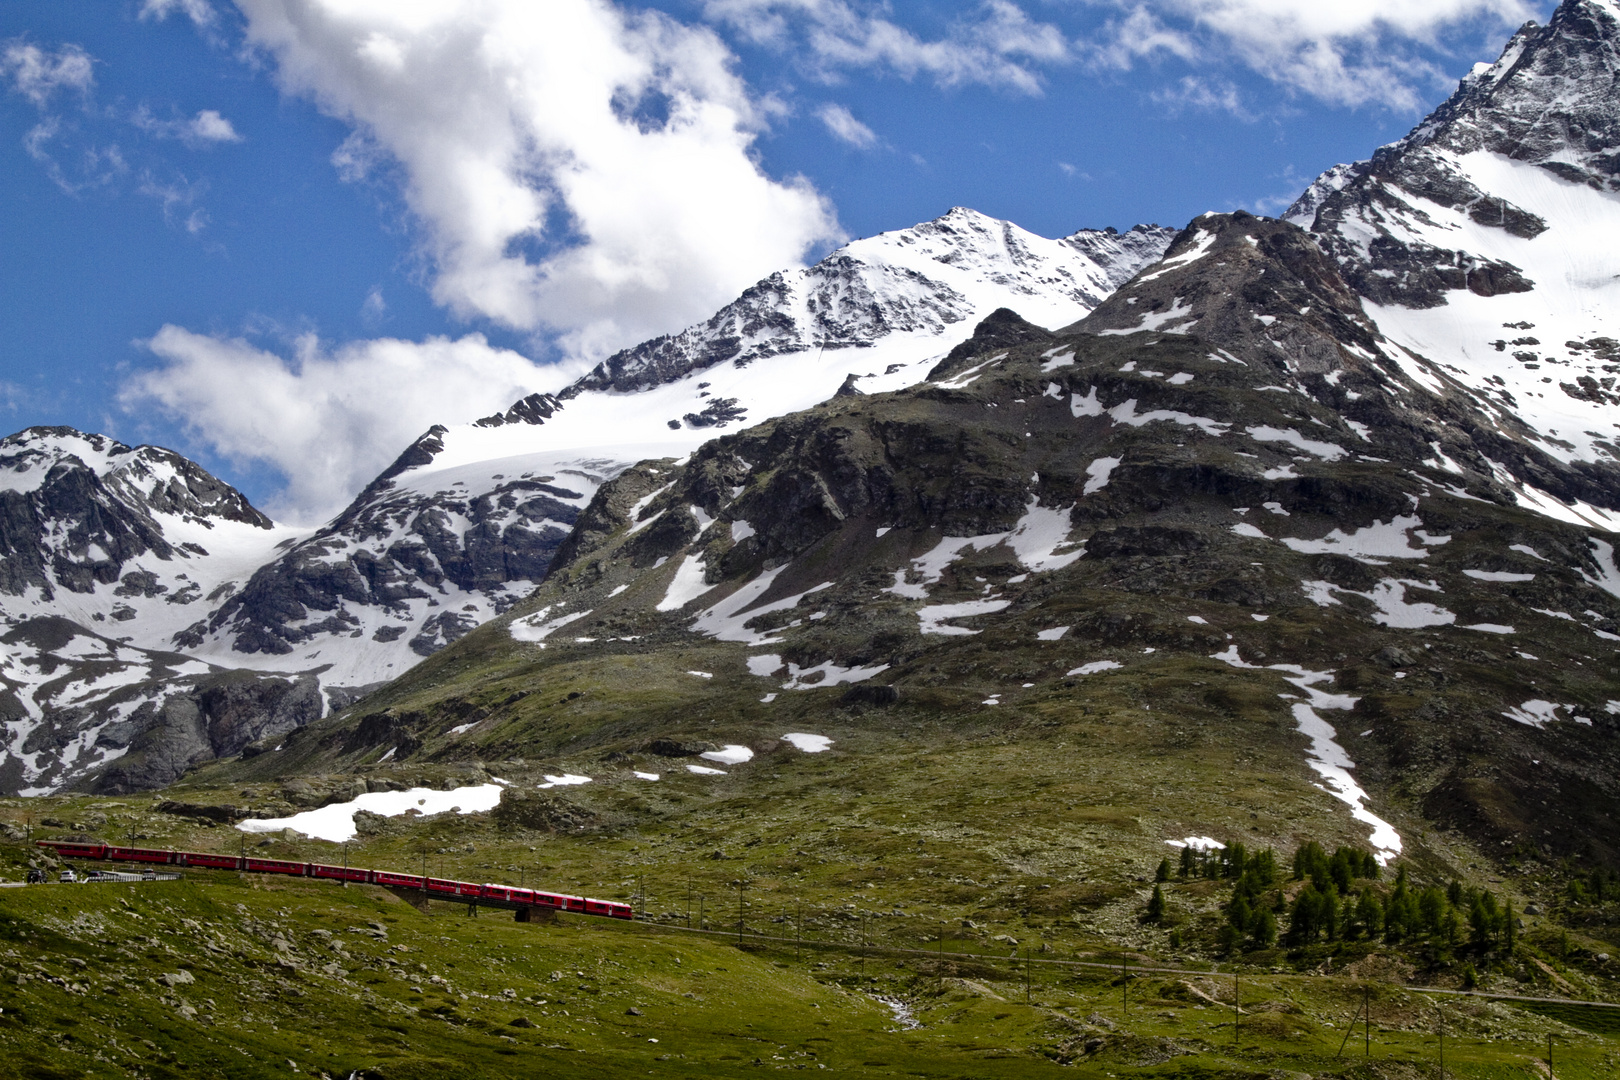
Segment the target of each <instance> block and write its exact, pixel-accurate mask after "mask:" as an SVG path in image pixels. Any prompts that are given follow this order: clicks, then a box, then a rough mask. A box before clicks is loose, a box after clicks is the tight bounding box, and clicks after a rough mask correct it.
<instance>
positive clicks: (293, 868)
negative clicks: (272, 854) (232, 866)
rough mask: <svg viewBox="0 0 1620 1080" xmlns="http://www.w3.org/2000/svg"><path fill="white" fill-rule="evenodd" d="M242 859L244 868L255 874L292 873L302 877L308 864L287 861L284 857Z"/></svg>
mask: <svg viewBox="0 0 1620 1080" xmlns="http://www.w3.org/2000/svg"><path fill="white" fill-rule="evenodd" d="M243 861H244V862H245V863H246V864H247V866H246V869H248V870H250V871H252V872H254V873H257V874H294V875H296V876H298V877H303V876H305V870H306V869H307V868H308V866H309V864H308V863H301V862H287V861H286V860H284V859H254V858H248V859H245V860H243Z"/></svg>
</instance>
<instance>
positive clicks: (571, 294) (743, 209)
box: [238, 0, 841, 357]
mask: <svg viewBox="0 0 1620 1080" xmlns="http://www.w3.org/2000/svg"><path fill="white" fill-rule="evenodd" d="M238 6H239V7H240V8H241V9H242V11H243V12H244V13H245V14H246V16H247V19H248V24H247V27H248V29H247V34H248V40H249V42H250V43H251V44H252V45H253V46H254V47H256V48H257V49H259V50H261V51H262V52H264V53H267V54H269V56H270V57H272V58H273V59H274V62H275V65H276V71H277V77H278V78H279V80H280V83H281V85H282V87H283V88H284V89H285V90H286V91H287V92H288V93H290V94H295V95H299V96H305V97H308V98H311V99H312V100H314V101H315V102H316V103H317V104H318V106H319V108H321V109H322V110H323V111H324V112H326V113H328V114H329V115H332V116H334V117H337V118H339V119H341V120H343V121H344V122H346V123H348V124H350V125H351V126H352V127H353V129H354V132H355V134H354V137H352V138H351V139H350V140H348V141H347V142H345V143H344V145H343V146H342V147H341V148H340V149H339V151H338V153H337V154H336V155H334V159H333V160H334V164H335V165H337V166H338V168H339V170H340V172H341V174H342V175H344V176H346V177H349V178H355V177H358V176H361V175H365V174H367V173H368V172H369V171H371V170H372V169H373V167H374V165H375V164H376V163H378V162H379V161H387V162H390V163H392V164H395V165H397V166H398V169H397V172H395V173H393V175H397V176H399V177H400V180H401V183H402V185H403V193H404V198H405V201H406V203H407V205H408V206H409V207H410V209H411V211H412V212H413V213H414V214H415V216H416V218H417V219H418V220H419V222H420V223H421V225H422V227H423V232H424V234H425V241H424V246H425V248H426V251H427V254H428V255H429V257H430V259H431V262H432V266H433V270H434V275H433V278H432V281H431V287H432V292H433V296H434V298H435V299H436V300H437V301H438V302H440V303H442V304H444V305H446V306H448V307H449V308H450V309H451V310H452V311H454V312H456V313H457V314H459V315H461V316H463V317H484V318H488V319H491V320H493V321H495V322H497V323H500V324H504V325H506V326H509V327H513V328H517V329H521V330H532V331H540V330H550V331H553V332H560V333H561V334H562V345H563V348H564V349H565V351H567V352H569V353H570V354H572V355H575V356H584V357H600V356H601V355H603V354H605V353H606V352H609V351H611V350H613V349H615V348H619V347H622V346H624V345H628V344H632V343H634V342H637V341H640V340H642V339H644V338H646V337H649V336H651V335H654V334H657V333H663V332H668V331H671V330H674V329H678V328H680V327H682V326H685V325H687V324H689V323H691V322H693V321H696V320H698V319H701V318H705V317H707V316H708V315H709V314H710V313H712V312H713V311H714V309H715V308H717V307H719V306H721V305H722V304H724V303H726V302H728V301H730V300H731V299H733V298H734V297H735V296H736V295H737V293H738V292H740V291H741V290H742V289H744V288H746V287H747V286H748V285H750V284H752V283H753V282H754V281H756V280H758V279H759V278H760V277H763V276H765V275H766V274H768V273H770V272H772V271H774V270H777V269H781V268H783V267H787V266H791V265H795V264H797V263H798V262H799V261H800V260H801V259H802V258H803V257H804V255H805V254H806V252H807V251H808V250H810V249H811V248H812V247H813V246H815V245H819V244H823V243H827V242H830V241H833V240H837V239H840V238H841V234H840V231H839V229H838V226H837V223H836V220H835V217H834V212H833V209H832V206H831V205H830V203H829V202H828V201H827V200H826V199H824V198H823V197H822V196H821V195H820V194H819V193H817V192H816V191H815V190H814V188H812V187H811V185H810V183H809V182H808V181H807V180H804V179H803V178H800V177H790V178H786V179H773V178H771V177H769V176H767V175H765V174H764V173H763V172H762V171H761V169H760V167H759V165H758V163H757V161H756V159H755V157H754V155H753V142H754V139H755V137H756V134H757V132H758V131H759V130H761V127H762V125H763V122H764V119H765V115H766V113H767V112H768V111H769V106H768V103H762V102H761V101H759V100H758V99H756V98H755V97H754V96H752V95H751V93H750V91H749V89H748V87H747V86H746V85H745V84H744V83H743V81H742V80H741V79H740V78H739V77H738V76H737V75H736V73H735V71H734V70H733V67H734V58H733V57H732V55H731V53H730V51H729V50H728V49H727V48H726V46H725V45H724V44H723V43H722V42H721V41H720V40H719V38H717V37H716V36H715V35H714V34H713V33H712V32H711V31H708V30H706V29H701V28H694V27H690V26H686V25H683V24H681V23H678V22H676V21H674V20H673V19H671V18H669V17H668V16H665V15H662V14H660V13H658V12H656V11H635V12H631V11H625V10H621V9H619V8H617V7H615V6H613V5H612V4H611V3H610V2H609V0H548V2H547V3H544V4H537V3H534V2H533V0H443V2H440V3H435V4H425V3H400V2H395V0H238Z"/></svg>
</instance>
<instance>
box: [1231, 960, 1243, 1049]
mask: <svg viewBox="0 0 1620 1080" xmlns="http://www.w3.org/2000/svg"><path fill="white" fill-rule="evenodd" d="M1242 1002H1243V984H1242V982H1241V980H1240V978H1239V976H1238V973H1237V972H1235V971H1234V972H1232V1049H1234V1050H1236V1049H1237V1048H1238V1046H1239V1045H1240V1043H1239V1035H1238V1025H1239V1024H1241V1023H1243V1005H1242Z"/></svg>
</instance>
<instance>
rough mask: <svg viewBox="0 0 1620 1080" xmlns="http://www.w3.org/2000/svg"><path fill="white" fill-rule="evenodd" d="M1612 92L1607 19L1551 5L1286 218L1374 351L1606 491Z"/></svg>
mask: <svg viewBox="0 0 1620 1080" xmlns="http://www.w3.org/2000/svg"><path fill="white" fill-rule="evenodd" d="M1617 84H1620V5H1617V4H1616V3H1615V2H1614V0H1565V2H1564V3H1563V4H1561V5H1560V6H1559V8H1558V9H1557V11H1556V12H1555V13H1554V15H1553V17H1552V18H1551V20H1549V22H1548V23H1547V25H1545V26H1538V25H1536V24H1534V23H1532V24H1528V25H1526V26H1525V27H1524V28H1523V29H1521V30H1520V31H1519V32H1518V33H1517V34H1516V35H1515V36H1514V38H1513V39H1512V41H1511V42H1509V44H1508V46H1507V48H1506V49H1505V50H1504V51H1503V53H1502V56H1501V58H1500V59H1499V60H1498V61H1497V62H1496V63H1495V64H1492V65H1489V66H1482V67H1480V68H1477V69H1476V70H1475V71H1474V72H1473V73H1472V74H1470V75H1469V76H1468V77H1467V78H1465V79H1463V80H1462V82H1461V84H1460V85H1459V87H1458V89H1457V91H1456V93H1455V94H1453V95H1452V97H1451V98H1450V99H1449V100H1448V101H1447V102H1446V103H1445V104H1444V105H1442V106H1441V107H1440V108H1439V109H1438V110H1436V112H1435V113H1434V115H1433V116H1431V117H1430V118H1429V119H1427V120H1426V121H1424V123H1423V124H1421V125H1419V126H1418V127H1417V128H1416V129H1415V130H1414V131H1413V132H1412V133H1411V134H1410V135H1408V136H1407V137H1406V138H1405V139H1402V140H1401V141H1399V142H1396V143H1392V144H1390V145H1389V146H1386V147H1383V148H1382V149H1380V150H1379V151H1378V152H1377V153H1376V154H1374V155H1373V157H1372V158H1371V159H1370V160H1368V161H1364V162H1360V163H1357V164H1355V165H1345V166H1338V167H1337V168H1335V169H1332V170H1329V171H1328V172H1327V173H1324V174H1323V176H1322V177H1321V178H1319V179H1318V180H1317V182H1316V183H1315V184H1313V185H1312V186H1311V188H1310V190H1309V191H1307V192H1306V193H1305V194H1304V195H1303V196H1302V197H1301V198H1300V200H1299V201H1298V202H1296V203H1295V205H1294V206H1293V207H1292V208H1290V210H1289V212H1288V214H1287V217H1288V218H1289V220H1292V221H1294V222H1296V223H1298V224H1300V225H1302V226H1304V227H1306V228H1308V229H1309V230H1310V231H1311V232H1312V233H1313V234H1314V235H1315V237H1316V239H1317V241H1318V242H1319V243H1320V244H1321V245H1322V247H1323V249H1324V250H1325V251H1327V252H1328V253H1329V255H1330V256H1331V257H1333V258H1334V260H1335V261H1336V262H1337V263H1338V265H1339V268H1340V270H1341V272H1342V273H1343V275H1344V277H1345V278H1346V280H1347V281H1349V282H1350V284H1351V285H1352V286H1353V287H1354V288H1355V289H1356V290H1357V291H1358V292H1359V293H1361V294H1362V296H1363V297H1365V298H1366V301H1367V305H1366V306H1367V311H1368V314H1369V315H1371V316H1372V318H1373V319H1374V321H1375V322H1376V323H1377V325H1378V328H1379V330H1380V331H1381V332H1382V333H1383V335H1384V336H1385V337H1387V338H1388V339H1389V340H1390V341H1392V342H1394V343H1396V344H1398V345H1400V346H1404V347H1405V349H1406V350H1408V351H1409V352H1410V353H1411V354H1415V355H1416V356H1417V357H1421V358H1422V359H1423V360H1425V361H1427V362H1429V363H1431V364H1433V365H1435V369H1434V370H1435V371H1437V372H1443V373H1444V374H1445V376H1446V377H1447V378H1452V379H1455V380H1457V381H1458V382H1460V383H1461V384H1463V385H1465V386H1467V387H1469V388H1470V389H1471V390H1473V391H1474V393H1475V394H1477V395H1478V396H1479V397H1480V398H1481V399H1482V400H1485V401H1488V402H1490V403H1492V407H1493V408H1495V409H1498V410H1500V411H1501V412H1502V413H1503V415H1504V416H1512V417H1514V418H1515V419H1516V420H1517V421H1522V422H1523V424H1525V425H1527V427H1528V436H1527V437H1528V438H1530V439H1531V440H1532V441H1533V442H1535V443H1536V444H1537V446H1538V447H1539V449H1540V450H1541V451H1543V452H1545V453H1546V454H1547V455H1549V456H1550V457H1551V458H1553V459H1556V460H1558V461H1561V462H1563V463H1565V464H1568V465H1571V466H1573V467H1575V469H1576V472H1577V473H1580V474H1582V475H1585V474H1588V473H1590V474H1592V475H1593V476H1598V475H1601V476H1605V477H1607V476H1609V475H1611V474H1612V471H1613V470H1614V469H1615V468H1616V467H1617V466H1620V418H1617V417H1616V415H1615V406H1616V405H1620V344H1617V342H1620V244H1617V243H1616V242H1615V238H1616V237H1617V236H1620V96H1617V95H1616V86H1617ZM1593 470H1596V472H1595V473H1593V472H1592V471H1593Z"/></svg>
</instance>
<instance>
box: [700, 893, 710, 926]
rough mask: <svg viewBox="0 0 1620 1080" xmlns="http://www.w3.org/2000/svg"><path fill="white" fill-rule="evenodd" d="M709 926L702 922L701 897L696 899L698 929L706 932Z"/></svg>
mask: <svg viewBox="0 0 1620 1080" xmlns="http://www.w3.org/2000/svg"><path fill="white" fill-rule="evenodd" d="M708 928H709V924H708V923H706V922H704V921H703V897H702V896H699V897H698V929H699V930H707V929H708Z"/></svg>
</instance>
